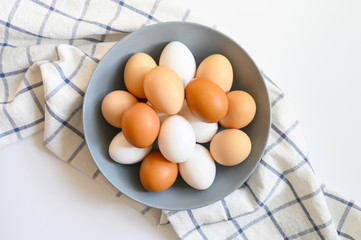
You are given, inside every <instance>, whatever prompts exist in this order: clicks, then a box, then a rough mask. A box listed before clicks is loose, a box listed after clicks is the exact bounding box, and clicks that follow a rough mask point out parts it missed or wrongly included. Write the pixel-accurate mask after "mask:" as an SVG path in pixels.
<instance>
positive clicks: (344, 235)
mask: <svg viewBox="0 0 361 240" xmlns="http://www.w3.org/2000/svg"><path fill="white" fill-rule="evenodd" d="M337 234H338V235H339V236H341V237H344V238H347V239H351V240H355V238H353V237H351V236H350V235H348V234H346V233H343V232H340V231H337Z"/></svg>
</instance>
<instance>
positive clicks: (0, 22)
mask: <svg viewBox="0 0 361 240" xmlns="http://www.w3.org/2000/svg"><path fill="white" fill-rule="evenodd" d="M0 24H2V25H4V26H6V27H7V28H6V29H8V28H11V29H14V30H16V31H18V32H21V33H24V34H27V35H30V36H33V37H37V38H44V39H51V38H50V37H47V36H42V35H39V34H35V33H32V32H29V31H27V30H25V29H23V28H20V27H18V26H15V25H12V24H10V23H8V22H4V21H3V20H0ZM69 40H71V39H69ZM73 40H85V41H89V42H101V40H99V39H96V38H90V37H84V38H76V39H73Z"/></svg>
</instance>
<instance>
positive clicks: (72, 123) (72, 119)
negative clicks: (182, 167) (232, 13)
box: [0, 0, 361, 239]
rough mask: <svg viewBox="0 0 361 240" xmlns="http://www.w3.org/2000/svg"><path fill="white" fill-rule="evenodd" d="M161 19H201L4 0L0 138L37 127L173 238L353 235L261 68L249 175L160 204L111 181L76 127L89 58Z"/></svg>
mask: <svg viewBox="0 0 361 240" xmlns="http://www.w3.org/2000/svg"><path fill="white" fill-rule="evenodd" d="M164 21H192V22H199V23H204V24H206V23H205V22H204V21H203V20H202V19H200V18H199V17H197V16H194V15H193V12H192V11H191V10H190V9H187V8H184V7H181V6H178V5H176V3H175V1H166V0H163V1H160V0H148V1H144V0H133V1H120V0H83V1H71V0H62V1H56V0H17V1H16V0H9V1H5V0H3V1H1V11H0V78H1V80H0V81H1V82H0V147H3V146H6V145H8V144H11V143H15V142H17V141H19V140H21V139H23V138H25V137H27V136H30V135H32V134H34V133H35V132H38V131H41V130H44V141H43V144H44V145H45V146H46V147H47V148H48V149H49V150H50V151H51V152H53V153H54V154H55V155H56V156H58V157H59V158H60V159H62V160H64V161H65V162H67V163H68V164H70V165H71V166H73V167H75V168H77V169H79V170H81V171H82V172H83V173H85V174H87V175H88V176H89V177H91V178H93V179H95V180H96V181H97V182H100V183H102V184H103V185H104V186H106V187H108V189H109V190H110V191H111V192H112V193H113V194H114V195H115V196H116V197H119V198H122V199H123V200H125V201H128V202H129V204H130V205H131V206H133V207H135V208H136V209H138V211H139V212H141V213H142V214H143V215H144V216H145V217H147V218H148V219H149V220H150V221H152V222H153V223H156V224H160V225H165V224H169V223H170V224H171V225H172V226H173V228H174V229H175V231H176V233H177V234H178V236H179V237H180V238H181V239H296V238H298V239H361V208H360V207H359V206H357V205H356V204H355V203H354V202H352V201H351V200H349V199H347V198H344V197H342V196H340V195H339V194H337V193H335V192H333V191H332V190H330V189H329V188H328V187H326V186H324V185H322V184H321V183H320V182H319V181H318V180H317V178H316V176H315V173H314V172H313V170H312V167H311V163H310V161H309V159H308V154H307V149H306V146H305V144H304V142H303V139H302V134H301V131H300V127H299V123H298V121H297V119H296V118H295V116H294V114H293V111H292V109H291V108H290V106H289V105H288V104H287V100H286V98H285V96H284V93H283V92H282V91H281V90H280V89H279V88H278V87H277V86H276V85H275V84H274V83H273V82H272V81H271V80H270V79H268V78H267V77H266V76H265V75H264V78H265V81H266V83H267V86H268V90H269V94H270V99H271V102H272V119H273V120H272V127H271V132H270V138H269V141H268V145H267V148H266V150H265V154H264V156H263V157H262V160H261V162H260V164H259V166H258V167H257V169H256V171H255V172H254V174H253V175H252V176H251V178H250V179H249V180H248V181H247V182H246V183H245V184H244V185H243V186H242V187H241V188H240V189H237V190H236V191H234V192H233V193H232V194H230V195H229V196H227V197H225V198H224V199H222V200H220V201H218V202H216V203H213V204H211V205H208V206H205V207H203V208H199V209H194V210H188V211H161V210H157V209H152V208H149V207H147V206H144V205H141V204H139V203H136V202H134V201H132V200H130V199H128V198H127V197H126V196H124V195H122V194H121V193H120V192H118V191H117V190H116V189H115V188H113V187H112V186H111V185H110V184H109V183H108V182H107V181H106V179H105V178H104V177H103V175H102V174H101V173H100V172H99V170H98V169H97V167H96V166H95V164H94V162H93V161H92V159H91V157H90V155H89V152H88V149H87V147H86V144H85V141H84V135H83V128H82V121H81V113H82V101H83V96H84V92H85V91H86V87H87V83H88V80H89V78H90V77H91V75H92V72H93V70H94V69H95V67H96V66H97V63H98V62H99V61H100V59H101V58H102V57H103V56H104V54H105V53H106V52H107V51H108V50H109V49H110V48H111V47H112V46H113V45H114V43H115V41H118V40H120V39H121V38H122V37H124V36H125V35H126V34H127V33H129V32H132V31H135V30H137V29H139V28H142V27H144V26H147V25H149V24H156V23H158V22H164Z"/></svg>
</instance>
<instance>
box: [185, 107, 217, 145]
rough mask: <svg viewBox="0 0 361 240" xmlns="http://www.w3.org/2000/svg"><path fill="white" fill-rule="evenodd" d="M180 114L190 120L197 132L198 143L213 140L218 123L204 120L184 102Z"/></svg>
mask: <svg viewBox="0 0 361 240" xmlns="http://www.w3.org/2000/svg"><path fill="white" fill-rule="evenodd" d="M179 115H181V116H182V117H184V118H185V119H187V120H188V122H189V123H190V124H191V125H192V128H193V130H194V132H195V134H196V141H197V142H198V143H206V142H209V141H211V140H212V138H213V136H214V135H215V134H216V133H217V130H218V123H206V122H202V121H201V120H199V119H198V118H196V117H195V116H193V114H192V113H191V112H190V111H189V108H188V105H187V103H186V102H184V104H183V107H182V109H181V110H180V112H179Z"/></svg>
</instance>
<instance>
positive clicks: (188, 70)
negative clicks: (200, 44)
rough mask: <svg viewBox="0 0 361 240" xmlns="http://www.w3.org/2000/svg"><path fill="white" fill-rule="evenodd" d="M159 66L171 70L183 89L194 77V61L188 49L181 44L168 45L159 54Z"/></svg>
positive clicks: (175, 42) (172, 43)
mask: <svg viewBox="0 0 361 240" xmlns="http://www.w3.org/2000/svg"><path fill="white" fill-rule="evenodd" d="M159 66H167V67H170V68H171V69H173V70H174V71H175V72H176V73H177V74H178V75H179V77H180V78H181V79H182V82H183V85H184V87H186V86H187V84H188V82H190V81H191V80H192V79H193V78H194V75H195V72H196V60H195V59H194V56H193V54H192V52H191V51H190V50H189V48H188V47H187V46H186V45H184V44H183V43H181V42H178V41H173V42H170V43H168V44H167V45H166V46H165V48H164V49H163V51H162V53H161V54H160V58H159Z"/></svg>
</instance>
